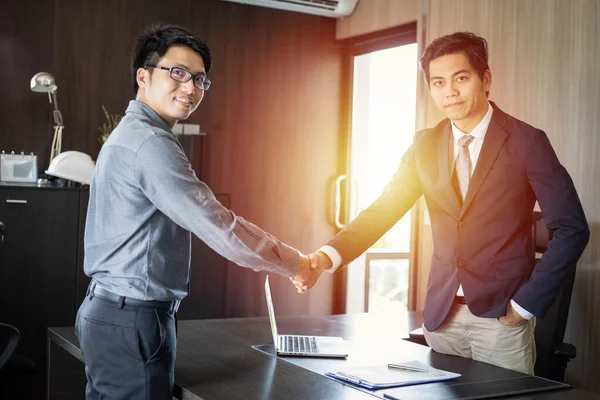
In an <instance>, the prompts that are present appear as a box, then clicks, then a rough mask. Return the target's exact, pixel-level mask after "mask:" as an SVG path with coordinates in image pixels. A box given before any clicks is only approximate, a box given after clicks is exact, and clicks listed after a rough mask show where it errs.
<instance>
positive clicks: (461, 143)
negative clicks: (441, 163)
mask: <svg viewBox="0 0 600 400" xmlns="http://www.w3.org/2000/svg"><path fill="white" fill-rule="evenodd" d="M473 139H475V138H474V137H473V136H471V135H464V136H463V137H461V138H460V139H458V158H457V159H456V164H455V165H454V174H455V176H456V181H457V183H458V189H459V191H460V195H461V199H462V200H463V201H464V199H465V196H466V195H467V189H468V187H469V181H470V180H471V173H472V172H473V164H472V163H471V154H469V143H471V142H472V141H473Z"/></svg>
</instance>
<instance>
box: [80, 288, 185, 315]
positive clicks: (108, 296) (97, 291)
mask: <svg viewBox="0 0 600 400" xmlns="http://www.w3.org/2000/svg"><path fill="white" fill-rule="evenodd" d="M88 294H92V297H94V296H95V297H98V298H100V299H104V300H110V301H114V302H115V303H116V304H117V306H118V307H119V308H122V307H123V305H130V306H138V307H150V308H161V309H163V310H168V311H171V312H172V313H176V312H177V310H178V309H179V304H180V303H181V300H170V301H166V300H165V301H161V300H138V299H134V298H131V297H124V296H119V295H118V294H114V293H112V292H109V291H108V290H106V289H102V288H101V287H100V286H98V285H96V282H92V283H91V284H90V287H89V289H88Z"/></svg>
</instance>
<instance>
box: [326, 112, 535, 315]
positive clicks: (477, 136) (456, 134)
mask: <svg viewBox="0 0 600 400" xmlns="http://www.w3.org/2000/svg"><path fill="white" fill-rule="evenodd" d="M493 112H494V109H493V108H492V106H491V105H490V104H489V103H488V111H487V113H486V114H485V117H483V119H482V120H481V121H480V122H479V124H477V126H476V127H475V128H473V130H472V131H471V133H470V135H471V136H473V137H474V139H473V140H472V141H471V143H469V146H468V147H469V155H470V157H471V165H472V166H473V171H472V172H475V167H476V165H477V160H478V159H479V153H481V147H482V146H483V139H484V138H485V134H486V133H487V130H488V127H489V126H490V121H491V120H492V114H493ZM451 126H452V136H453V139H454V140H453V143H454V149H453V154H454V159H453V162H452V165H451V170H450V171H451V173H452V171H454V163H455V162H456V159H457V158H458V151H459V146H458V140H459V139H460V138H461V137H462V136H463V135H465V133H464V132H463V131H461V130H460V129H458V128H457V127H456V125H454V121H452V123H451ZM318 251H321V252H323V253H325V254H327V256H328V257H329V258H330V259H331V263H332V267H331V269H329V270H327V271H328V272H330V273H333V272H335V271H336V270H337V269H338V268H339V267H340V266H341V264H342V256H341V255H340V253H339V252H338V251H337V250H336V249H335V248H334V247H331V246H327V245H325V246H323V247H321V248H320V249H319V250H318ZM456 295H457V296H464V292H463V288H462V285H460V286H459V287H458V291H457V292H456ZM510 303H511V304H512V306H513V308H514V309H515V311H516V312H517V313H518V314H519V315H520V316H521V317H523V318H525V319H531V318H533V314H531V313H530V312H528V311H527V310H525V309H524V308H523V307H521V306H519V305H518V304H517V303H516V302H515V301H514V300H512V299H511V300H510Z"/></svg>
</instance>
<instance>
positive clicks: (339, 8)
mask: <svg viewBox="0 0 600 400" xmlns="http://www.w3.org/2000/svg"><path fill="white" fill-rule="evenodd" d="M225 1H230V2H233V3H242V4H249V5H253V6H260V7H268V8H277V9H279V10H287V11H296V12H300V13H305V14H314V15H320V16H322V17H330V18H341V17H346V16H348V15H350V14H352V12H353V11H354V8H355V7H356V3H358V0H225Z"/></svg>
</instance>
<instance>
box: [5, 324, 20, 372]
mask: <svg viewBox="0 0 600 400" xmlns="http://www.w3.org/2000/svg"><path fill="white" fill-rule="evenodd" d="M20 336H21V334H20V333H19V330H18V329H17V328H15V327H14V326H12V325H8V324H3V323H0V369H1V368H2V367H3V366H4V364H6V361H8V359H9V358H10V356H11V355H12V353H13V352H14V351H15V348H16V347H17V343H19V337H20Z"/></svg>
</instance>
